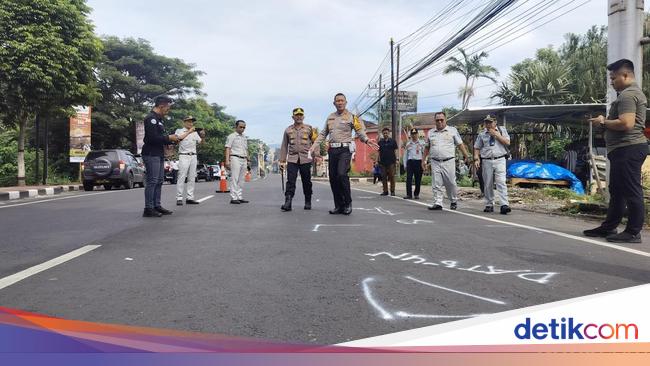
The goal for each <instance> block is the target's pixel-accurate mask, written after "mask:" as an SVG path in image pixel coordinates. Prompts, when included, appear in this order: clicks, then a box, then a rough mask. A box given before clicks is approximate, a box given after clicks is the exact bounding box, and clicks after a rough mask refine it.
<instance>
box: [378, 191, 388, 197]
mask: <svg viewBox="0 0 650 366" xmlns="http://www.w3.org/2000/svg"><path fill="white" fill-rule="evenodd" d="M380 196H388V192H381V194H380Z"/></svg>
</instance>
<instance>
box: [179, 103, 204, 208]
mask: <svg viewBox="0 0 650 366" xmlns="http://www.w3.org/2000/svg"><path fill="white" fill-rule="evenodd" d="M195 121H196V118H194V117H192V116H187V117H185V118H183V128H179V129H177V130H176V132H175V134H176V136H178V139H179V140H180V142H179V143H178V176H177V180H176V205H177V206H182V205H183V196H184V194H185V188H186V185H185V179H186V178H187V200H186V201H185V202H186V203H187V204H188V205H198V204H199V202H198V201H195V200H194V181H195V180H196V164H197V161H196V145H197V144H202V143H203V138H204V137H205V131H204V130H203V129H201V131H200V132H196V129H195V128H194V122H195Z"/></svg>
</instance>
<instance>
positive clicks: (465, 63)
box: [442, 48, 499, 109]
mask: <svg viewBox="0 0 650 366" xmlns="http://www.w3.org/2000/svg"><path fill="white" fill-rule="evenodd" d="M458 51H459V52H460V54H461V56H462V58H460V59H459V58H457V57H455V56H452V57H449V58H448V59H447V62H449V63H450V64H449V65H447V67H445V69H444V70H443V71H442V73H443V74H445V75H447V74H451V73H458V74H462V75H463V76H464V77H465V86H464V87H462V88H461V89H460V92H459V93H458V96H459V97H460V98H461V100H462V103H461V109H467V106H468V105H469V100H470V98H471V97H472V96H473V95H474V83H475V82H476V80H477V79H480V78H485V79H489V80H492V82H495V83H496V79H495V77H496V76H499V72H498V71H497V69H495V68H494V67H492V66H490V65H484V64H483V59H484V58H487V57H488V54H487V53H486V52H481V53H479V54H476V53H475V54H472V55H468V54H467V52H466V51H465V50H464V49H462V48H458Z"/></svg>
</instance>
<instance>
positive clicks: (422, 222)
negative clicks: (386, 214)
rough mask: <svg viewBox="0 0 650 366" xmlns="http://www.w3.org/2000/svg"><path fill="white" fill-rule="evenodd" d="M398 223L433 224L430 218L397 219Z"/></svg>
mask: <svg viewBox="0 0 650 366" xmlns="http://www.w3.org/2000/svg"><path fill="white" fill-rule="evenodd" d="M397 223H398V224H404V225H419V224H433V221H431V220H420V219H413V220H412V219H401V220H397Z"/></svg>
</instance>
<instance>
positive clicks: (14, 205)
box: [0, 190, 131, 209]
mask: <svg viewBox="0 0 650 366" xmlns="http://www.w3.org/2000/svg"><path fill="white" fill-rule="evenodd" d="M119 192H131V190H124V191H112V190H111V191H106V192H95V193H86V194H78V195H74V196H67V197H59V198H49V199H44V200H41V201H32V202H25V203H16V204H11V205H7V206H0V209H1V208H11V207H16V206H27V205H35V204H37V203H47V202H52V201H60V200H67V199H70V198H79V197H88V196H95V195H98V194H107V193H119Z"/></svg>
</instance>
